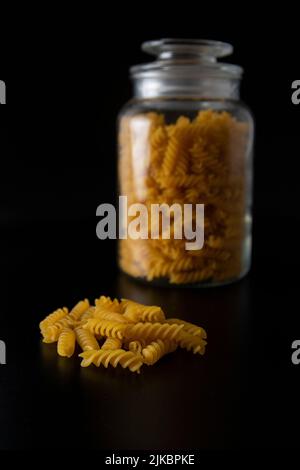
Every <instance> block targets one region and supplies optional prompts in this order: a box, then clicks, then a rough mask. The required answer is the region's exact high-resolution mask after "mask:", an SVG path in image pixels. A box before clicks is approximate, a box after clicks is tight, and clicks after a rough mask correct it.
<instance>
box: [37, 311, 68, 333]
mask: <svg viewBox="0 0 300 470" xmlns="http://www.w3.org/2000/svg"><path fill="white" fill-rule="evenodd" d="M66 315H68V309H67V307H63V308H58V309H57V310H55V311H54V312H53V313H50V314H49V315H47V317H46V318H45V319H44V320H42V321H41V322H40V330H41V331H43V330H45V329H46V328H47V327H48V326H50V325H53V324H54V323H56V322H57V321H58V320H61V318H63V317H65V316H66Z"/></svg>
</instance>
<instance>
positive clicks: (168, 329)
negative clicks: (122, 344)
mask: <svg viewBox="0 0 300 470" xmlns="http://www.w3.org/2000/svg"><path fill="white" fill-rule="evenodd" d="M183 328H184V325H168V324H166V323H150V322H145V323H141V322H140V323H135V324H134V325H130V324H129V325H127V327H126V329H125V331H124V337H125V338H127V339H133V338H137V339H145V340H151V339H155V338H160V339H165V340H168V341H171V340H176V339H179V337H180V334H181V330H182V329H183Z"/></svg>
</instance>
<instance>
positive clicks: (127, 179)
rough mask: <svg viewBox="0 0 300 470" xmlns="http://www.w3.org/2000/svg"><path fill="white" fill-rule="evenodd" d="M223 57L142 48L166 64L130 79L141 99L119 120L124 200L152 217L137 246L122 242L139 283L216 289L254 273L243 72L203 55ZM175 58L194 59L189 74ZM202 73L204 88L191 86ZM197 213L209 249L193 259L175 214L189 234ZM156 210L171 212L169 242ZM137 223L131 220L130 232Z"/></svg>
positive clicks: (197, 46) (198, 48)
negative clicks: (165, 55) (199, 212)
mask: <svg viewBox="0 0 300 470" xmlns="http://www.w3.org/2000/svg"><path fill="white" fill-rule="evenodd" d="M168 41H169V42H168ZM218 44H220V43H218ZM227 46H228V47H229V45H226V44H225V45H223V54H222V55H224V54H225V52H226V51H227V52H226V53H228V48H227V49H226V47H227ZM220 47H221V46H220V45H218V46H217V45H216V44H215V43H214V42H211V43H210V44H209V45H208V44H207V43H205V44H204V45H203V44H202V42H201V41H190V42H189V41H187V42H183V43H182V42H179V43H178V42H176V41H175V40H173V42H172V40H162V41H158V42H154V43H153V42H150V43H146V46H144V49H145V50H148V51H150V52H154V53H155V54H157V55H158V56H159V59H160V63H159V64H158V63H157V62H153V64H156V67H155V66H153V67H152V68H151V66H150V67H149V64H148V68H147V66H137V67H134V68H133V70H132V75H133V78H134V81H135V83H136V87H135V92H136V98H135V100H133V101H131V102H129V103H128V104H127V105H126V106H125V107H124V109H123V111H122V112H121V114H120V120H119V168H118V173H119V190H120V195H122V196H126V197H127V204H128V207H139V206H140V205H143V207H145V208H146V210H147V214H148V225H147V227H146V233H145V230H144V232H143V234H142V236H140V237H139V238H137V237H134V238H132V237H130V236H127V237H125V238H122V239H121V240H119V265H120V267H121V269H122V270H123V271H124V272H125V273H127V274H129V275H130V276H132V277H134V278H136V279H142V280H145V281H148V282H156V283H163V284H165V283H167V284H175V285H181V284H182V285H190V284H192V285H196V286H198V285H199V286H201V285H216V284H222V283H227V282H231V281H233V280H235V279H239V278H241V277H242V276H243V275H245V274H246V273H247V271H248V270H249V267H250V256H251V180H252V146H253V120H252V117H251V114H250V112H249V111H248V109H247V108H246V107H245V106H244V105H243V104H242V103H241V102H240V101H239V97H238V89H239V88H238V84H239V80H240V74H241V69H240V68H239V67H237V66H230V67H232V68H230V67H229V66H228V67H229V68H228V69H227V71H226V73H225V72H224V69H223V67H222V66H223V65H224V64H221V63H219V62H216V61H215V62H212V63H210V64H208V63H207V62H206V60H205V58H204V56H205V53H207V54H212V57H213V58H215V57H214V56H218V55H220V54H221V52H220ZM221 49H222V48H221ZM167 51H169V53H170V54H171V56H172V59H170V60H169V61H168V68H167V69H166V68H165V67H164V64H163V62H164V59H162V58H161V57H160V55H162V54H163V53H166V52H167ZM179 53H180V57H181V58H182V57H183V55H184V54H187V56H190V55H191V54H192V55H193V54H194V55H195V57H194V59H193V61H192V62H191V63H189V62H188V59H187V62H185V63H184V64H183V63H182V59H180V58H179ZM197 54H198V55H197ZM177 56H178V57H177ZM212 64H214V65H212ZM171 72H172V73H171ZM196 72H198V73H199V76H202V80H201V79H198V80H196V79H195V74H196ZM200 72H201V74H200ZM206 74H211V78H210V80H206V79H205V77H206ZM226 74H227V75H226ZM191 91H192V92H193V94H192V95H191V96H190V94H191ZM199 204H201V205H203V208H204V209H203V213H204V218H203V232H204V242H203V244H202V246H201V247H200V248H199V249H187V241H188V239H187V237H186V236H185V231H184V230H183V231H182V237H181V238H180V237H178V236H176V233H178V218H176V217H175V210H173V208H174V205H176V206H177V207H179V208H180V213H181V214H182V223H183V225H184V224H185V223H186V220H187V219H186V218H185V209H186V207H187V205H190V206H191V207H192V212H190V221H189V222H190V224H191V227H195V226H196V225H197V223H198V222H197V218H196V214H197V212H196V210H194V208H196V205H199ZM154 206H155V207H162V206H165V207H168V208H169V227H167V228H168V230H167V233H165V228H164V225H163V222H162V219H161V218H159V219H154V217H153V216H152V208H153V207H154ZM134 219H135V216H134V215H129V216H128V222H129V223H130V222H131V221H134ZM184 228H185V227H184ZM141 233H142V232H141ZM153 233H155V234H156V235H155V236H153ZM165 235H167V236H165Z"/></svg>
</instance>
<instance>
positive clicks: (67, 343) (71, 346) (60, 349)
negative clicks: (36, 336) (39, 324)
mask: <svg viewBox="0 0 300 470" xmlns="http://www.w3.org/2000/svg"><path fill="white" fill-rule="evenodd" d="M75 344H76V336H75V333H74V331H73V330H71V328H64V329H63V330H62V331H61V333H60V335H59V338H58V342H57V353H58V354H59V356H62V357H71V356H72V355H73V354H74V351H75Z"/></svg>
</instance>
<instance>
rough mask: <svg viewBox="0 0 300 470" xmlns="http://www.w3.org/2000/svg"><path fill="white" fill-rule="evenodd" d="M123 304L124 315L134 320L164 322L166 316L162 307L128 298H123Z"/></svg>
mask: <svg viewBox="0 0 300 470" xmlns="http://www.w3.org/2000/svg"><path fill="white" fill-rule="evenodd" d="M121 305H122V307H123V308H124V315H123V317H125V318H126V319H128V320H131V321H133V322H139V321H141V322H162V321H164V320H165V318H166V317H165V314H164V312H163V311H162V309H161V307H157V306H155V305H152V306H148V305H142V304H139V303H138V302H134V301H132V300H127V299H122V301H121Z"/></svg>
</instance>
